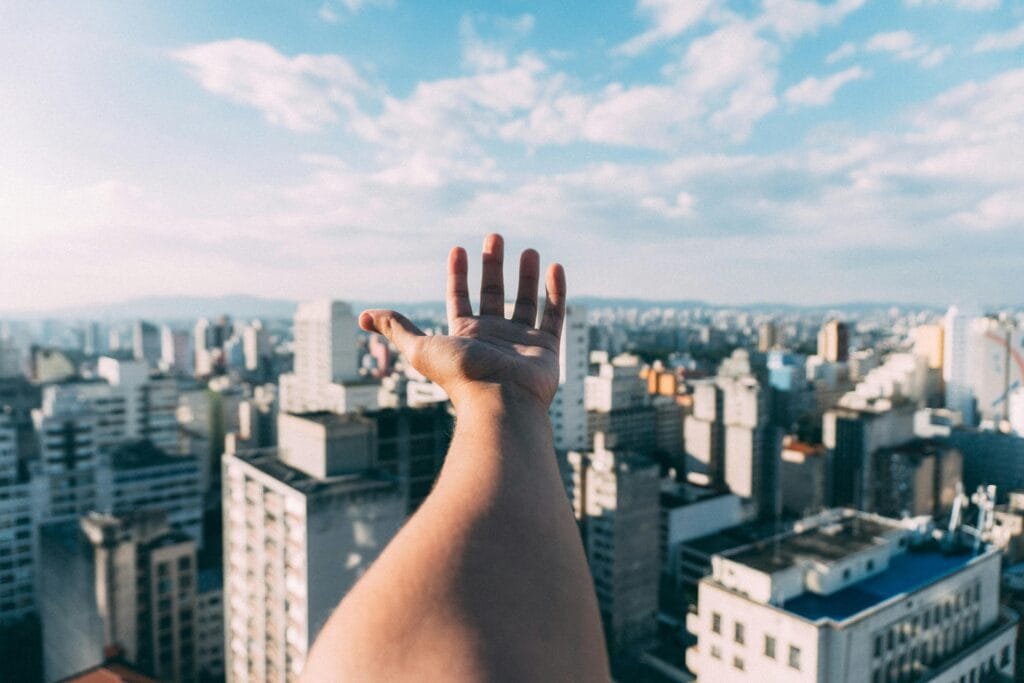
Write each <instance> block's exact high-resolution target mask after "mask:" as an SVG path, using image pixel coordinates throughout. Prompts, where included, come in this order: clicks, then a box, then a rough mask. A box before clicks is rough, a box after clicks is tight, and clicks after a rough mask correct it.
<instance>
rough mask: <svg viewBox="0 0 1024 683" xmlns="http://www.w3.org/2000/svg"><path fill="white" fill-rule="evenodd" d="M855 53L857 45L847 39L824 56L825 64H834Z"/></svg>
mask: <svg viewBox="0 0 1024 683" xmlns="http://www.w3.org/2000/svg"><path fill="white" fill-rule="evenodd" d="M856 53H857V46H856V45H855V44H854V43H851V42H849V41H847V42H845V43H843V44H842V45H840V46H839V47H837V48H836V49H835V50H833V51H832V52H830V53H829V54H828V56H827V57H825V63H826V64H835V63H836V62H838V61H840V60H842V59H846V58H847V57H850V56H852V55H854V54H856Z"/></svg>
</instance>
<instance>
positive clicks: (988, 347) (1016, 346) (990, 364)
mask: <svg viewBox="0 0 1024 683" xmlns="http://www.w3.org/2000/svg"><path fill="white" fill-rule="evenodd" d="M970 334H971V344H970V346H971V358H970V361H969V363H968V365H969V373H968V374H969V382H970V386H971V393H972V394H973V396H974V399H975V409H976V411H977V412H976V415H977V418H978V419H979V420H992V421H995V422H1000V421H1003V420H1007V419H1009V408H1010V401H1009V398H1010V394H1011V393H1012V392H1013V391H1014V390H1015V389H1017V388H1019V387H1021V386H1024V328H1021V327H1019V326H1018V325H1016V324H1014V323H1013V322H1011V321H1009V320H1003V319H996V318H990V317H984V318H976V319H975V320H974V321H973V322H972V323H971V331H970Z"/></svg>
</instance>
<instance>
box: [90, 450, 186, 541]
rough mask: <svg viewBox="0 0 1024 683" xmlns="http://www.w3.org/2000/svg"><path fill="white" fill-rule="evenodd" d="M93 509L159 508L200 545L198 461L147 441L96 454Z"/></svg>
mask: <svg viewBox="0 0 1024 683" xmlns="http://www.w3.org/2000/svg"><path fill="white" fill-rule="evenodd" d="M100 462H101V463H102V464H101V466H100V467H99V468H97V472H96V481H97V491H98V495H97V501H96V505H95V509H96V510H98V511H101V512H108V513H112V514H115V515H122V514H127V513H130V512H132V511H133V510H154V509H155V510H161V511H162V512H163V513H164V514H165V515H166V517H167V522H168V524H170V525H171V527H172V528H174V529H176V530H178V531H182V532H184V533H186V534H187V535H188V536H189V537H190V538H192V539H195V540H196V543H197V544H199V546H200V547H202V538H203V496H202V472H201V471H200V467H201V463H200V461H199V460H198V459H197V458H194V457H191V456H170V455H168V454H167V453H165V452H164V451H163V450H161V449H160V448H158V447H157V446H155V445H154V444H153V443H152V442H150V441H144V440H142V441H125V442H124V443H122V444H121V445H120V446H118V447H117V448H116V449H115V450H114V451H113V452H112V453H111V454H110V455H107V456H102V457H101V458H100Z"/></svg>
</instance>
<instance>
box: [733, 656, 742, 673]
mask: <svg viewBox="0 0 1024 683" xmlns="http://www.w3.org/2000/svg"><path fill="white" fill-rule="evenodd" d="M732 665H733V666H734V667H736V668H737V669H739V670H740V671H743V666H744V665H743V658H742V657H733V658H732Z"/></svg>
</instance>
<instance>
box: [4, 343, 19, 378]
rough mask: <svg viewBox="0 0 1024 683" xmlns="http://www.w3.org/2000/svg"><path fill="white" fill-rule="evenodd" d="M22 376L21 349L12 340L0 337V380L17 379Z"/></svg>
mask: <svg viewBox="0 0 1024 683" xmlns="http://www.w3.org/2000/svg"><path fill="white" fill-rule="evenodd" d="M21 374H23V370H22V358H21V349H19V348H18V347H17V346H16V345H15V343H14V340H13V339H9V338H7V337H0V378H4V377H17V376H19V375H21Z"/></svg>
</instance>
